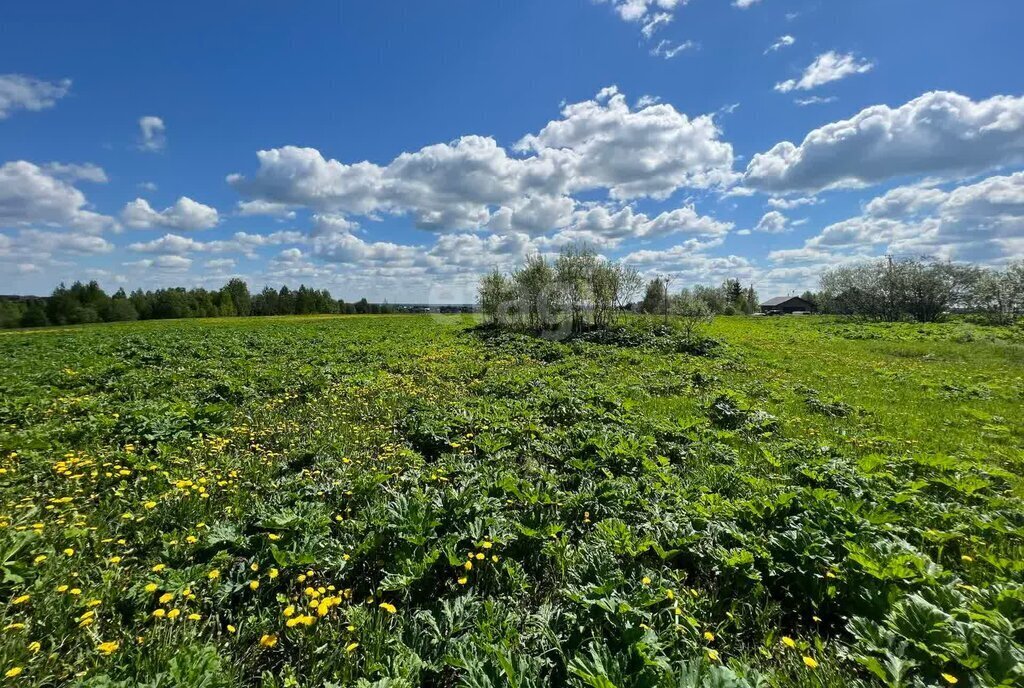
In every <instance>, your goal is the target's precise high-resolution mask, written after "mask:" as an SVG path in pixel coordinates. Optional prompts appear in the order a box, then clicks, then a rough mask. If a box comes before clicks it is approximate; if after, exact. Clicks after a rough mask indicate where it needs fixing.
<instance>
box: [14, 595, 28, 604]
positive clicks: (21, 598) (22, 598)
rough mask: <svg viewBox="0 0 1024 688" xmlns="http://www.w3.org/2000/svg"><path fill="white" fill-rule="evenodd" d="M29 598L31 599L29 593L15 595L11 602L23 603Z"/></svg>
mask: <svg viewBox="0 0 1024 688" xmlns="http://www.w3.org/2000/svg"><path fill="white" fill-rule="evenodd" d="M29 599H31V596H30V595H22V596H21V597H15V598H14V601H13V602H11V604H25V603H26V602H28V601H29Z"/></svg>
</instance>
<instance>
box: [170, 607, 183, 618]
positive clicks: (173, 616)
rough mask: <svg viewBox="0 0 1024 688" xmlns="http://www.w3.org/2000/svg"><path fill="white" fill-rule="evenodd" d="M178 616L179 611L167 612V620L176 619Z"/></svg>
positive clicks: (179, 614)
mask: <svg viewBox="0 0 1024 688" xmlns="http://www.w3.org/2000/svg"><path fill="white" fill-rule="evenodd" d="M179 616H181V610H180V609H172V610H171V611H169V612H167V618H168V619H177V618H178V617H179Z"/></svg>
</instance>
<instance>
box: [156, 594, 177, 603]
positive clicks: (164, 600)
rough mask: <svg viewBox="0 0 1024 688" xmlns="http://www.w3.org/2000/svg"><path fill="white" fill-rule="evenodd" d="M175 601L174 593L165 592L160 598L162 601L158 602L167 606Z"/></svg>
mask: <svg viewBox="0 0 1024 688" xmlns="http://www.w3.org/2000/svg"><path fill="white" fill-rule="evenodd" d="M173 599H174V593H170V592H165V593H164V594H163V595H161V596H160V599H159V600H158V601H159V602H160V604H167V603H168V602H170V601H171V600H173Z"/></svg>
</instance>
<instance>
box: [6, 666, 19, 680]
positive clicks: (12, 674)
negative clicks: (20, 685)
mask: <svg viewBox="0 0 1024 688" xmlns="http://www.w3.org/2000/svg"><path fill="white" fill-rule="evenodd" d="M22 671H24V669H23V668H22V667H20V666H16V667H11V668H10V669H8V670H7V671H5V672H4V676H6V677H7V678H14V677H15V676H17V675H18V674H20V673H21V672H22Z"/></svg>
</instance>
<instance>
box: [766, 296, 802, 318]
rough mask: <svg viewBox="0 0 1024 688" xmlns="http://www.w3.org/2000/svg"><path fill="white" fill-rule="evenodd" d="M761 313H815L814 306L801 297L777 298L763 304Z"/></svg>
mask: <svg viewBox="0 0 1024 688" xmlns="http://www.w3.org/2000/svg"><path fill="white" fill-rule="evenodd" d="M761 312H762V313H764V314H765V315H780V314H785V313H813V312H814V304H813V303H811V302H810V301H807V300H806V299H802V298H800V297H799V296H776V297H775V298H773V299H768V300H767V301H765V302H764V303H762V304H761Z"/></svg>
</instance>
